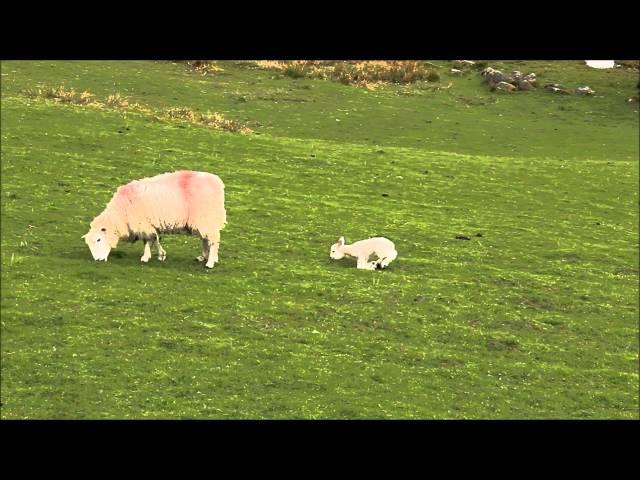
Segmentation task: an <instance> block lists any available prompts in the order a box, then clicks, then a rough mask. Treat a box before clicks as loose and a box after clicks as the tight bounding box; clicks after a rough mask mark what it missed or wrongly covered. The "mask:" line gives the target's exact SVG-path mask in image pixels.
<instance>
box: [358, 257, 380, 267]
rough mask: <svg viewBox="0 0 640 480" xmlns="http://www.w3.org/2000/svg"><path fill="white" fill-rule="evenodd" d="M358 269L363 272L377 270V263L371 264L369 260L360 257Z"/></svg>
mask: <svg viewBox="0 0 640 480" xmlns="http://www.w3.org/2000/svg"><path fill="white" fill-rule="evenodd" d="M356 267H357V268H360V269H362V270H375V269H376V262H370V261H369V260H368V258H365V257H358V263H357V265H356Z"/></svg>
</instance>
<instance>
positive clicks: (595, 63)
mask: <svg viewBox="0 0 640 480" xmlns="http://www.w3.org/2000/svg"><path fill="white" fill-rule="evenodd" d="M585 63H586V64H587V66H589V67H591V68H613V67H615V62H614V61H613V60H585Z"/></svg>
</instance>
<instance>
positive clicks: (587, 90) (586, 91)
mask: <svg viewBox="0 0 640 480" xmlns="http://www.w3.org/2000/svg"><path fill="white" fill-rule="evenodd" d="M594 93H596V92H595V91H594V90H592V89H591V88H589V87H586V86H585V87H577V88H576V94H577V95H593V94H594Z"/></svg>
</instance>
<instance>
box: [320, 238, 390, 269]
mask: <svg viewBox="0 0 640 480" xmlns="http://www.w3.org/2000/svg"><path fill="white" fill-rule="evenodd" d="M372 255H375V256H376V257H378V258H377V259H376V260H373V261H370V260H369V258H370V257H371V256H372ZM345 256H347V257H355V258H356V259H357V264H356V266H357V268H360V269H362V270H376V269H383V268H385V267H387V266H388V265H389V264H390V263H391V262H392V261H393V260H394V259H395V258H396V257H397V256H398V252H397V251H396V247H395V245H394V244H393V242H392V241H391V240H389V239H388V238H384V237H373V238H367V239H366V240H360V241H358V242H355V243H352V244H351V245H347V244H346V243H345V241H344V237H340V238H339V239H338V241H337V242H336V243H334V244H333V245H331V251H330V253H329V257H330V258H332V259H334V260H340V259H341V258H344V257H345Z"/></svg>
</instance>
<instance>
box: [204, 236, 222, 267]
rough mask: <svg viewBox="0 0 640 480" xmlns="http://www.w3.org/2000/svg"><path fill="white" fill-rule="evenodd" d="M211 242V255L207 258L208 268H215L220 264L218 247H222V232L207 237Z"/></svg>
mask: <svg viewBox="0 0 640 480" xmlns="http://www.w3.org/2000/svg"><path fill="white" fill-rule="evenodd" d="M207 240H208V241H209V255H208V257H207V264H206V266H207V268H213V266H214V265H215V264H216V263H217V262H218V247H219V246H220V232H219V231H216V232H215V233H214V234H212V235H208V236H207Z"/></svg>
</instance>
